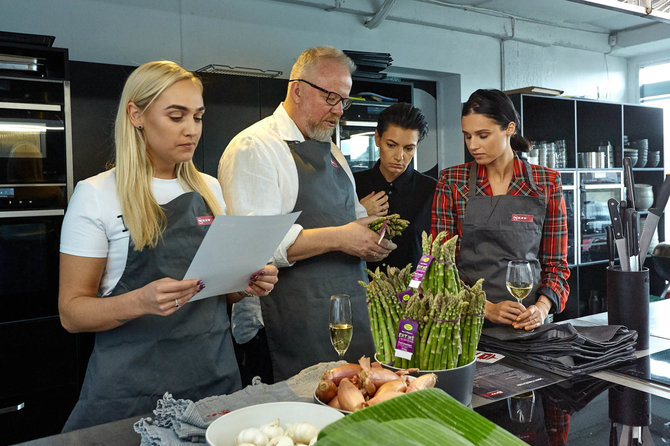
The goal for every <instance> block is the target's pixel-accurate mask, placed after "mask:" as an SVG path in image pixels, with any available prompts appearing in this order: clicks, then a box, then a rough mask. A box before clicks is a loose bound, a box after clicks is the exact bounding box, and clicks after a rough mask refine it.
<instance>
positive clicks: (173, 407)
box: [133, 361, 345, 446]
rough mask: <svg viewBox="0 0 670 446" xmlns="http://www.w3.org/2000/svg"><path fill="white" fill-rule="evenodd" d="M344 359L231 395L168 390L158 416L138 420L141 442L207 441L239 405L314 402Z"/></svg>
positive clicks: (147, 445)
mask: <svg viewBox="0 0 670 446" xmlns="http://www.w3.org/2000/svg"><path fill="white" fill-rule="evenodd" d="M344 363H345V362H344V361H337V362H322V363H319V364H316V365H313V366H311V367H308V368H306V369H304V370H302V371H301V372H300V373H298V374H297V375H295V376H293V377H291V378H289V379H288V380H286V381H281V382H278V383H276V384H272V385H268V384H262V383H261V384H257V385H253V386H247V387H245V388H244V389H242V390H238V391H237V392H235V393H232V394H230V395H215V396H210V397H207V398H203V399H201V400H200V401H197V402H195V403H194V402H193V401H190V400H176V399H174V398H173V397H172V395H171V394H169V393H167V392H166V393H165V395H163V398H162V399H160V400H158V402H157V404H156V409H155V410H154V411H153V413H154V418H153V419H152V418H149V417H147V418H142V419H140V420H139V421H137V422H136V423H135V424H134V426H133V427H134V429H135V432H137V433H138V434H140V436H141V438H142V440H141V446H158V445H166V446H173V445H184V444H190V443H204V442H205V432H206V430H207V427H208V426H209V425H210V424H211V423H212V422H213V421H214V420H216V419H217V418H219V417H220V416H221V415H224V414H226V413H228V412H230V411H233V410H235V409H240V408H242V407H247V406H253V405H254V404H262V403H269V402H277V401H304V402H314V390H315V389H316V386H317V384H318V383H319V380H320V378H321V375H323V373H324V372H325V371H326V370H328V369H330V368H332V367H335V366H338V365H341V364H344Z"/></svg>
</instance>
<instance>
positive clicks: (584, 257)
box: [578, 170, 623, 264]
mask: <svg viewBox="0 0 670 446" xmlns="http://www.w3.org/2000/svg"><path fill="white" fill-rule="evenodd" d="M578 175H579V200H578V204H579V225H578V226H579V240H580V249H579V259H578V262H579V263H580V264H581V263H588V262H597V261H602V260H607V259H608V251H607V235H606V230H605V228H606V227H607V226H608V225H610V224H611V220H610V216H609V211H608V208H607V200H609V199H610V198H615V199H616V200H617V201H618V200H620V199H621V197H622V191H623V184H622V173H621V171H620V170H597V171H584V172H578Z"/></svg>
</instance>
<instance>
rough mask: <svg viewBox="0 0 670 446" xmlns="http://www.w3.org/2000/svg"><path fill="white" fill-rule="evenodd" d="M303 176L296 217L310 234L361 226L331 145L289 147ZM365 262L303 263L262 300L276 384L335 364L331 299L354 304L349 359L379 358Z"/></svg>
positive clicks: (335, 255)
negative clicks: (367, 299) (338, 296)
mask: <svg viewBox="0 0 670 446" xmlns="http://www.w3.org/2000/svg"><path fill="white" fill-rule="evenodd" d="M288 144H289V147H290V148H291V154H292V155H293V160H294V161H295V165H296V168H297V171H298V197H297V200H296V203H295V207H294V209H293V211H294V212H295V211H301V212H302V213H301V214H300V217H298V220H297V223H298V224H300V225H302V227H303V228H305V229H311V228H321V227H325V226H340V225H345V224H347V223H350V222H352V221H354V220H356V211H355V209H354V203H355V200H356V193H355V192H354V187H353V185H352V184H351V180H350V179H349V177H348V176H347V174H346V172H344V169H343V168H342V167H341V166H340V165H339V163H338V162H337V161H336V160H335V159H334V158H333V156H332V154H331V152H330V143H328V142H320V141H315V140H313V139H310V140H308V141H305V142H302V143H294V142H288ZM359 280H361V281H366V282H367V279H366V275H365V272H364V271H363V261H362V260H361V259H359V258H358V257H354V256H352V255H349V254H345V253H343V252H340V251H333V252H327V253H325V254H321V255H317V256H314V257H310V258H308V259H303V260H298V261H297V262H295V264H294V265H293V266H291V267H289V268H282V270H281V272H280V273H279V282H277V284H276V285H275V287H274V290H273V291H272V293H271V294H270V295H269V296H268V297H264V298H261V308H262V310H263V321H264V322H265V331H266V333H267V337H268V347H269V349H270V356H271V358H272V371H273V372H274V379H275V382H276V381H280V380H283V379H286V378H289V377H291V376H293V375H295V374H296V373H298V372H299V371H300V370H302V369H304V368H305V367H308V366H311V365H314V364H316V363H318V362H324V361H335V360H337V358H338V356H337V353H336V352H335V349H334V348H333V346H332V344H331V343H330V334H329V330H328V309H329V303H330V296H331V295H333V294H341V293H343V294H348V295H349V296H350V298H351V312H352V316H353V322H354V323H353V325H354V334H353V337H352V338H351V345H350V346H349V349H348V350H347V353H346V355H345V359H346V360H347V361H349V362H356V361H358V359H359V358H360V357H361V356H363V355H366V356H368V357H370V356H372V355H373V354H374V351H375V349H374V344H373V342H372V333H371V331H370V317H369V315H368V307H367V304H366V303H365V289H364V288H363V287H362V286H360V285H359V284H358V281H359Z"/></svg>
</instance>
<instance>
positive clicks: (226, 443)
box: [205, 402, 344, 446]
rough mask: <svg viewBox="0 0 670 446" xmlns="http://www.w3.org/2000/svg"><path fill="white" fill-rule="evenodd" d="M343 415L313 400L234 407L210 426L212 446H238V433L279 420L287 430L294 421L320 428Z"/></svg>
mask: <svg viewBox="0 0 670 446" xmlns="http://www.w3.org/2000/svg"><path fill="white" fill-rule="evenodd" d="M342 417H344V414H342V413H340V412H339V411H337V410H335V409H333V408H332V407H330V406H322V405H319V404H314V403H300V402H281V403H265V404H257V405H255V406H249V407H244V408H242V409H237V410H234V411H232V412H230V413H228V414H226V415H223V416H222V417H221V418H219V419H217V420H216V421H214V422H213V423H212V424H210V425H209V427H208V428H207V432H206V433H205V439H206V440H207V444H208V445H209V446H235V439H236V438H237V434H239V433H240V431H241V430H242V429H246V428H248V427H261V426H263V425H265V424H268V423H271V422H273V421H275V420H276V419H279V421H280V424H281V426H282V427H283V428H284V429H285V428H286V426H287V425H289V424H293V423H310V424H312V425H314V427H316V428H317V429H319V430H321V429H322V428H324V427H325V426H327V425H328V424H330V423H332V422H333V421H337V420H339V419H340V418H342Z"/></svg>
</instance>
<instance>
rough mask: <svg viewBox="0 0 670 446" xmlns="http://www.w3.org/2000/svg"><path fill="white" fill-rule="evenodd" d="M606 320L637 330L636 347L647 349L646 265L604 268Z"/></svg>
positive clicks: (611, 323)
mask: <svg viewBox="0 0 670 446" xmlns="http://www.w3.org/2000/svg"><path fill="white" fill-rule="evenodd" d="M607 323H608V324H609V325H624V326H626V327H628V328H629V329H631V330H635V331H637V346H636V348H635V349H636V350H647V349H648V348H649V268H643V269H642V271H621V269H620V267H619V266H614V267H607Z"/></svg>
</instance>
